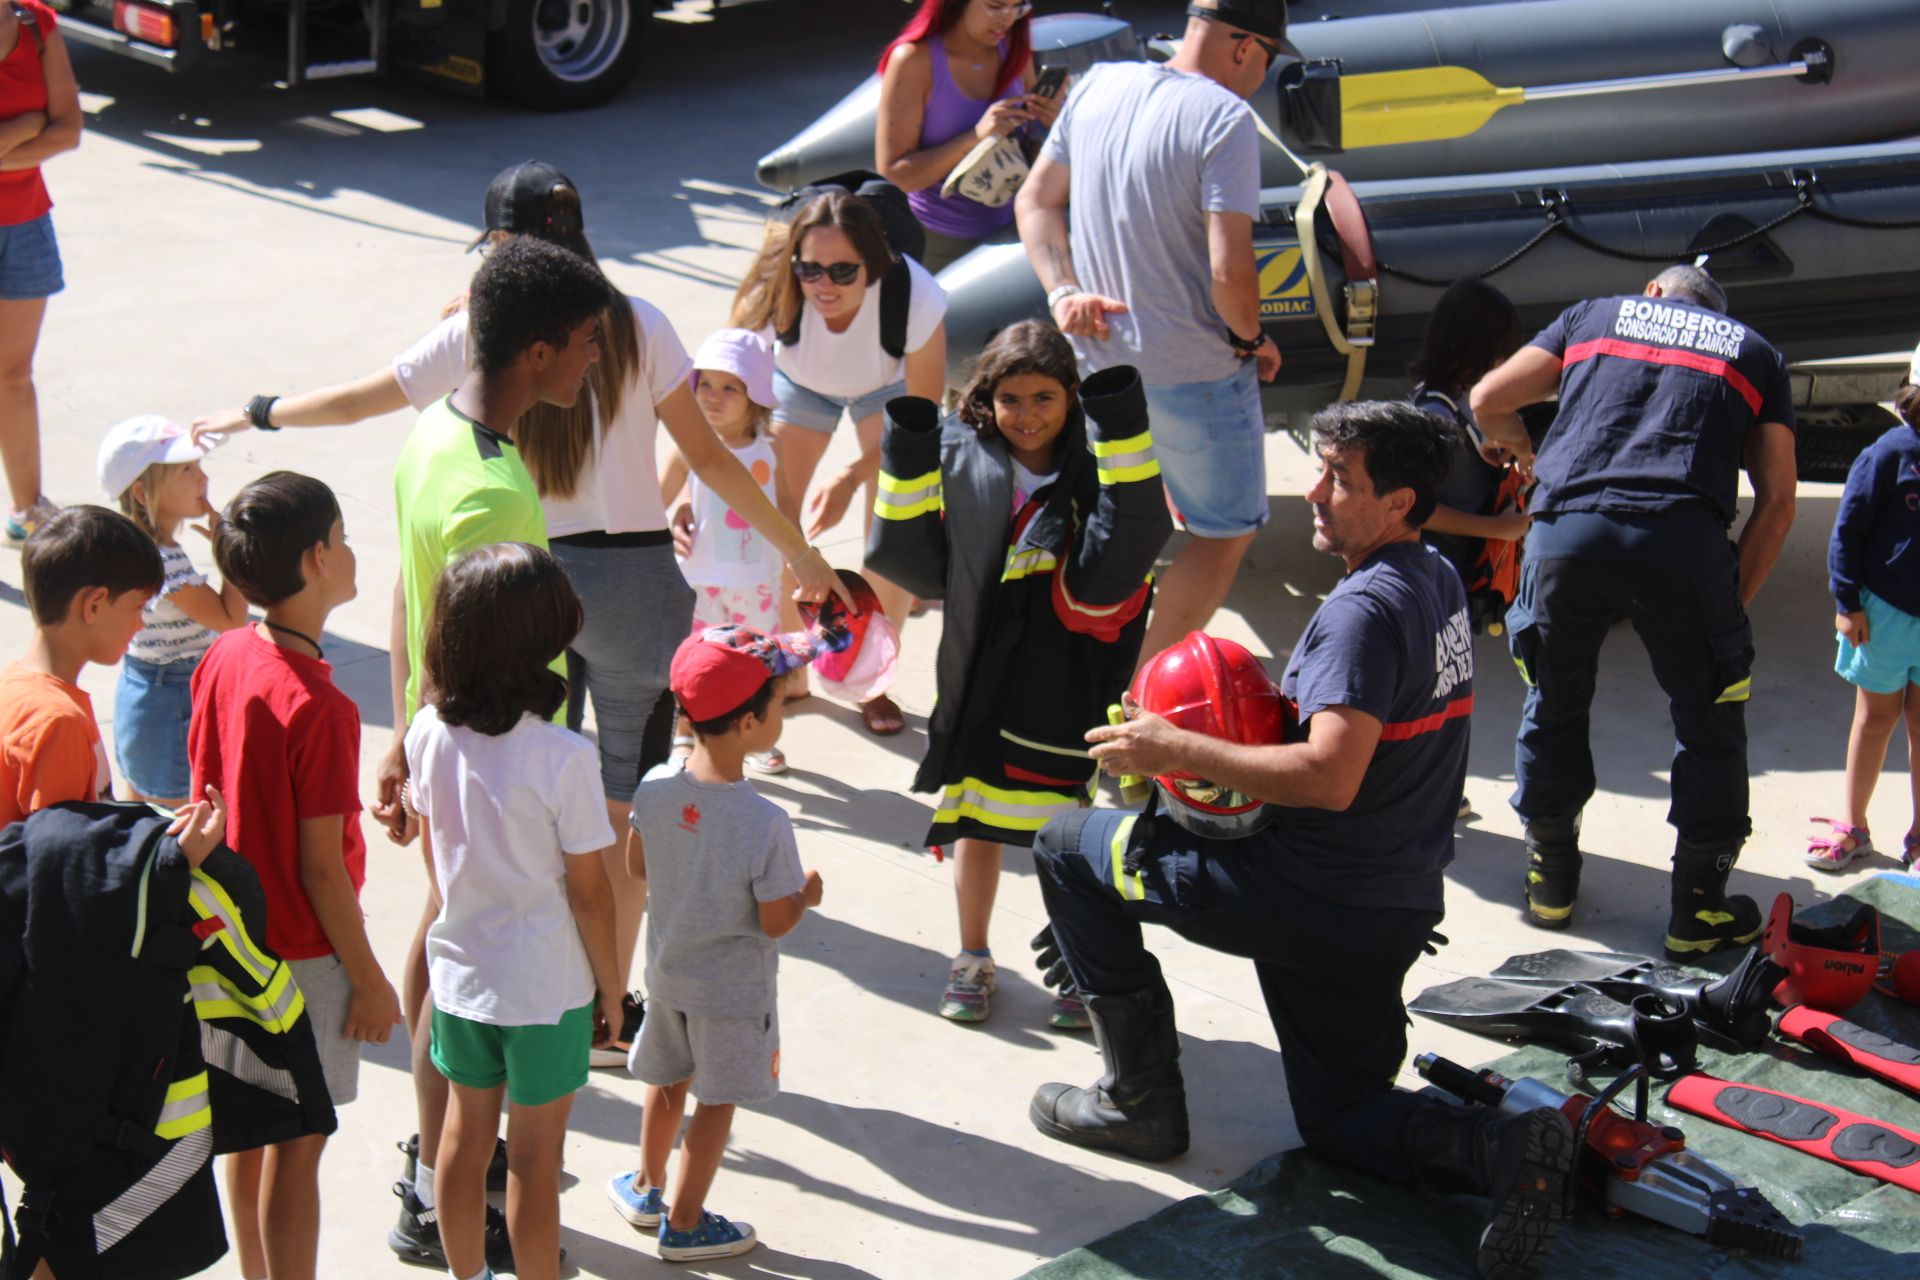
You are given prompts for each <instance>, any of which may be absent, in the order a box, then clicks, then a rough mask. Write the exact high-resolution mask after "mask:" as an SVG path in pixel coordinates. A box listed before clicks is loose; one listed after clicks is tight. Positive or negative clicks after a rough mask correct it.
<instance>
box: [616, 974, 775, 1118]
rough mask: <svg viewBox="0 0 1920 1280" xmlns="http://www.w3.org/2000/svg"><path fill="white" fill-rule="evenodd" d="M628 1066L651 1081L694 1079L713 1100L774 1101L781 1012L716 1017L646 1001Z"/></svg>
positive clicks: (697, 1092)
mask: <svg viewBox="0 0 1920 1280" xmlns="http://www.w3.org/2000/svg"><path fill="white" fill-rule="evenodd" d="M627 1070H628V1071H631V1072H632V1073H633V1074H634V1075H636V1076H638V1077H639V1078H640V1079H641V1080H644V1081H645V1082H646V1083H648V1084H654V1085H668V1084H679V1083H680V1082H681V1081H682V1080H688V1079H691V1080H692V1081H693V1096H694V1097H695V1098H696V1099H698V1100H699V1101H701V1102H704V1103H706V1104H707V1105H708V1106H716V1107H717V1106H724V1105H726V1104H728V1103H749V1104H750V1103H756V1102H771V1101H773V1100H774V1098H776V1097H778V1096H779V1094H780V1013H779V1010H777V1009H770V1010H768V1011H767V1012H766V1013H763V1014H760V1015H759V1016H758V1017H752V1018H716V1017H713V1016H712V1015H710V1014H705V1013H682V1012H681V1011H680V1010H678V1009H673V1008H669V1007H668V1006H666V1005H664V1004H661V1003H660V1002H659V1001H657V1000H649V1001H648V1002H647V1020H646V1021H645V1022H643V1023H641V1024H640V1039H639V1040H637V1041H636V1042H635V1043H634V1046H633V1049H632V1051H631V1052H630V1053H628V1055H627Z"/></svg>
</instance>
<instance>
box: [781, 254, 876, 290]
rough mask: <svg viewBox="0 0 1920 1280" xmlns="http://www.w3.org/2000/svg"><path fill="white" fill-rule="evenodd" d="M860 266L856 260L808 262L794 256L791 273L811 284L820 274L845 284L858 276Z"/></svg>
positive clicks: (836, 282)
mask: <svg viewBox="0 0 1920 1280" xmlns="http://www.w3.org/2000/svg"><path fill="white" fill-rule="evenodd" d="M860 266H861V264H860V263H858V262H826V263H822V262H808V261H806V260H805V259H803V258H795V259H794V260H793V274H795V275H796V276H799V277H800V279H801V280H802V281H803V282H805V283H807V284H812V283H813V282H814V281H816V280H818V279H819V278H820V277H821V276H825V277H826V278H827V279H829V280H831V281H833V282H834V283H835V284H842V285H845V284H852V283H853V282H854V281H855V280H858V279H859V278H860Z"/></svg>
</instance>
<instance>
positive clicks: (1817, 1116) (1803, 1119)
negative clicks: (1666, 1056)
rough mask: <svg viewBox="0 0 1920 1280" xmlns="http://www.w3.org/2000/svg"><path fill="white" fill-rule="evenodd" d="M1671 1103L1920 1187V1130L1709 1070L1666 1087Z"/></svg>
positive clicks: (1850, 1166)
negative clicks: (1724, 1077)
mask: <svg viewBox="0 0 1920 1280" xmlns="http://www.w3.org/2000/svg"><path fill="white" fill-rule="evenodd" d="M1667 1103H1668V1105H1669V1106H1674V1107H1678V1108H1679V1109H1680V1110H1682V1111H1690V1112H1692V1113H1693V1114H1694V1115H1696V1116H1704V1117H1705V1118H1707V1119H1708V1120H1712V1121H1713V1122H1715V1123H1716V1124H1723V1125H1726V1126H1727V1127H1728V1128H1729V1129H1738V1130H1740V1131H1741V1132H1743V1133H1751V1134H1754V1135H1755V1136H1757V1137H1761V1138H1766V1139H1769V1140H1770V1141H1773V1142H1777V1143H1779V1144H1780V1145H1781V1146H1783V1147H1792V1148H1794V1150H1796V1151H1804V1152H1806V1153H1807V1154H1808V1155H1810V1156H1817V1157H1819V1158H1820V1159H1822V1160H1826V1161H1830V1162H1831V1163H1833V1164H1837V1165H1839V1166H1840V1167H1841V1168H1843V1169H1851V1170H1853V1171H1854V1172H1855V1173H1863V1174H1866V1175H1867V1176H1868V1177H1870V1178H1878V1179H1880V1180H1881V1181H1882V1182H1890V1183H1892V1184H1893V1185H1894V1186H1896V1187H1905V1188H1906V1189H1907V1190H1909V1191H1913V1192H1920V1133H1914V1132H1913V1131H1912V1130H1910V1129H1901V1128H1898V1127H1897V1126H1894V1125H1890V1124H1887V1123H1885V1122H1883V1121H1880V1120H1874V1119H1870V1118H1869V1117H1867V1116H1862V1115H1856V1114H1854V1113H1853V1112H1851V1111H1842V1110H1841V1109H1840V1108H1838V1107H1835V1106H1830V1105H1828V1104H1827V1103H1824V1102H1814V1101H1811V1100H1810V1099H1807V1098H1796V1097H1794V1096H1793V1095H1792V1094H1790V1093H1776V1092H1775V1091H1774V1090H1772V1089H1762V1088H1760V1087H1759V1086H1757V1085H1750V1084H1734V1083H1732V1082H1731V1081H1727V1080H1721V1079H1718V1078H1716V1077H1714V1076H1709V1075H1690V1076H1684V1077H1682V1078H1681V1079H1680V1080H1679V1081H1677V1082H1676V1083H1675V1084H1674V1086H1673V1087H1672V1088H1671V1089H1669V1090H1667Z"/></svg>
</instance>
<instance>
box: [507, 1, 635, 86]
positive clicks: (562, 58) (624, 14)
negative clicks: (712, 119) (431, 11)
mask: <svg viewBox="0 0 1920 1280" xmlns="http://www.w3.org/2000/svg"><path fill="white" fill-rule="evenodd" d="M506 13H507V17H506V22H505V23H504V24H503V25H502V26H501V28H500V29H499V30H498V31H495V32H492V33H490V34H489V35H488V37H487V74H488V76H489V78H490V79H491V80H492V81H493V84H494V85H495V86H496V87H497V88H498V89H499V90H500V92H501V93H503V94H505V95H506V96H507V97H509V98H512V99H513V100H514V101H515V102H518V103H520V104H521V105H523V106H528V107H533V108H534V109H536V110H539V111H566V110H571V109H573V108H577V107H597V106H599V105H600V104H601V103H603V102H605V101H607V100H608V99H609V98H611V97H613V95H614V94H616V93H618V92H620V90H621V89H622V88H623V87H624V86H625V85H626V83H627V81H628V80H629V79H631V78H632V77H633V73H634V69H635V68H636V67H637V66H639V63H640V38H641V33H642V31H643V30H645V25H646V22H647V14H648V10H647V0H507V4H506Z"/></svg>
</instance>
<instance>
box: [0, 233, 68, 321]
mask: <svg viewBox="0 0 1920 1280" xmlns="http://www.w3.org/2000/svg"><path fill="white" fill-rule="evenodd" d="M66 287H67V280H66V277H65V276H64V275H63V274H62V273H61V270H60V242H59V241H58V240H56V239H54V236H53V215H52V214H50V213H43V214H41V215H40V216H39V217H37V218H35V219H34V220H33V221H31V222H22V223H18V224H16V225H14V226H11V227H0V299H3V300H5V301H7V302H21V301H27V300H30V299H33V298H50V297H52V296H53V295H54V294H56V293H58V292H60V291H61V290H62V289H64V288H66Z"/></svg>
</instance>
